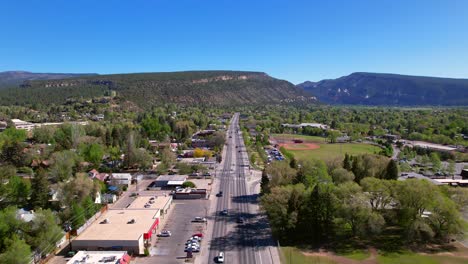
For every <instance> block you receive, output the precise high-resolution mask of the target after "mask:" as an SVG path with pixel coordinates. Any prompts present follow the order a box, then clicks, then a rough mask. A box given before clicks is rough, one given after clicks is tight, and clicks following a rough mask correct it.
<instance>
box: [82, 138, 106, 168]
mask: <svg viewBox="0 0 468 264" xmlns="http://www.w3.org/2000/svg"><path fill="white" fill-rule="evenodd" d="M82 154H83V157H84V159H85V160H86V161H88V162H91V163H92V164H94V166H95V167H99V165H100V164H101V162H102V157H103V156H104V148H103V147H102V145H101V144H97V143H93V144H89V145H86V146H85V147H84V150H83V153H82Z"/></svg>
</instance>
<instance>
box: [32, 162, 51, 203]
mask: <svg viewBox="0 0 468 264" xmlns="http://www.w3.org/2000/svg"><path fill="white" fill-rule="evenodd" d="M31 190H32V192H31V200H30V201H31V205H32V206H33V207H34V208H45V207H46V206H47V202H48V201H49V182H48V181H47V178H46V171H44V170H43V169H39V170H38V171H37V173H36V175H35V176H34V177H33V179H32V180H31Z"/></svg>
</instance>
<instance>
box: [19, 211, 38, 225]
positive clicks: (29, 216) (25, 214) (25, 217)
mask: <svg viewBox="0 0 468 264" xmlns="http://www.w3.org/2000/svg"><path fill="white" fill-rule="evenodd" d="M35 217H36V216H35V214H34V211H33V210H30V211H28V210H26V209H24V208H21V209H18V210H16V218H17V219H19V220H22V221H24V222H26V223H29V222H31V221H32V220H34V218H35Z"/></svg>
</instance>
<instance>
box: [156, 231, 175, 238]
mask: <svg viewBox="0 0 468 264" xmlns="http://www.w3.org/2000/svg"><path fill="white" fill-rule="evenodd" d="M170 236H172V233H171V231H168V230H162V231H161V232H160V233H159V234H158V237H170Z"/></svg>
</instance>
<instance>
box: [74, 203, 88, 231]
mask: <svg viewBox="0 0 468 264" xmlns="http://www.w3.org/2000/svg"><path fill="white" fill-rule="evenodd" d="M85 222H86V212H85V209H84V208H83V207H82V206H81V205H80V204H79V203H77V202H73V203H72V205H71V223H72V228H73V229H75V230H76V229H78V228H80V227H81V226H82V225H84V223H85Z"/></svg>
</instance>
